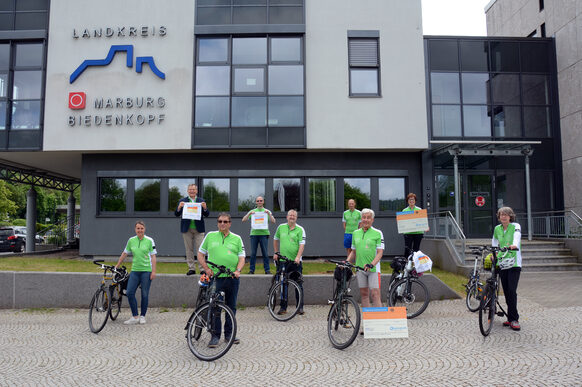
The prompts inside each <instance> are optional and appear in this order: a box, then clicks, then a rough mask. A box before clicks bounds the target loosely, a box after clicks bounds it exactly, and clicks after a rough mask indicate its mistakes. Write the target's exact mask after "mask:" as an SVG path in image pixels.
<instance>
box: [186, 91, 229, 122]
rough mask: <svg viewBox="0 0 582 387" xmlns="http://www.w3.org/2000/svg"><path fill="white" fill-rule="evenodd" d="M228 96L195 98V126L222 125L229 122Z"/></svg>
mask: <svg viewBox="0 0 582 387" xmlns="http://www.w3.org/2000/svg"><path fill="white" fill-rule="evenodd" d="M229 100H230V98H229V97H198V98H196V106H195V114H194V116H195V117H196V122H195V126H196V127H198V128H199V127H203V128H204V127H219V128H220V127H223V128H227V127H228V126H229V124H230V108H229Z"/></svg>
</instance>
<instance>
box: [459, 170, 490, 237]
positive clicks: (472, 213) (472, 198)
mask: <svg viewBox="0 0 582 387" xmlns="http://www.w3.org/2000/svg"><path fill="white" fill-rule="evenodd" d="M493 181H494V179H493V175H492V174H467V178H466V179H465V182H466V187H465V189H464V191H465V195H463V196H464V199H465V200H464V204H465V206H464V208H465V214H466V219H464V220H465V222H464V223H465V227H464V230H465V234H466V235H467V237H469V238H484V237H491V236H492V235H493V226H494V225H495V224H496V223H495V217H494V208H495V206H494V204H493V203H494V199H495V198H494V187H493Z"/></svg>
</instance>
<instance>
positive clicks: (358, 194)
mask: <svg viewBox="0 0 582 387" xmlns="http://www.w3.org/2000/svg"><path fill="white" fill-rule="evenodd" d="M370 191H371V190H370V179H369V178H345V179H344V206H345V207H344V208H348V200H349V199H354V200H355V201H356V206H357V208H359V209H362V208H372V202H371V200H370Z"/></svg>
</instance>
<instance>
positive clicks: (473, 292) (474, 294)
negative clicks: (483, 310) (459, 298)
mask: <svg viewBox="0 0 582 387" xmlns="http://www.w3.org/2000/svg"><path fill="white" fill-rule="evenodd" d="M480 289H481V285H480V284H479V283H478V282H475V283H473V285H471V286H470V287H469V290H467V297H466V298H465V302H466V304H467V309H469V310H470V311H471V312H476V311H478V310H479V305H480V304H481V300H480V297H481V296H480V294H481V292H480Z"/></svg>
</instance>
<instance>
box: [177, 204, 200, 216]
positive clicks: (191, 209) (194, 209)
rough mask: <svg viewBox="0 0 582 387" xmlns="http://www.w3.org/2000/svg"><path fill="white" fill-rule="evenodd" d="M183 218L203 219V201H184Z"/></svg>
mask: <svg viewBox="0 0 582 387" xmlns="http://www.w3.org/2000/svg"><path fill="white" fill-rule="evenodd" d="M182 219H193V220H200V219H202V204H201V203H191V202H190V203H184V207H183V208H182Z"/></svg>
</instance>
